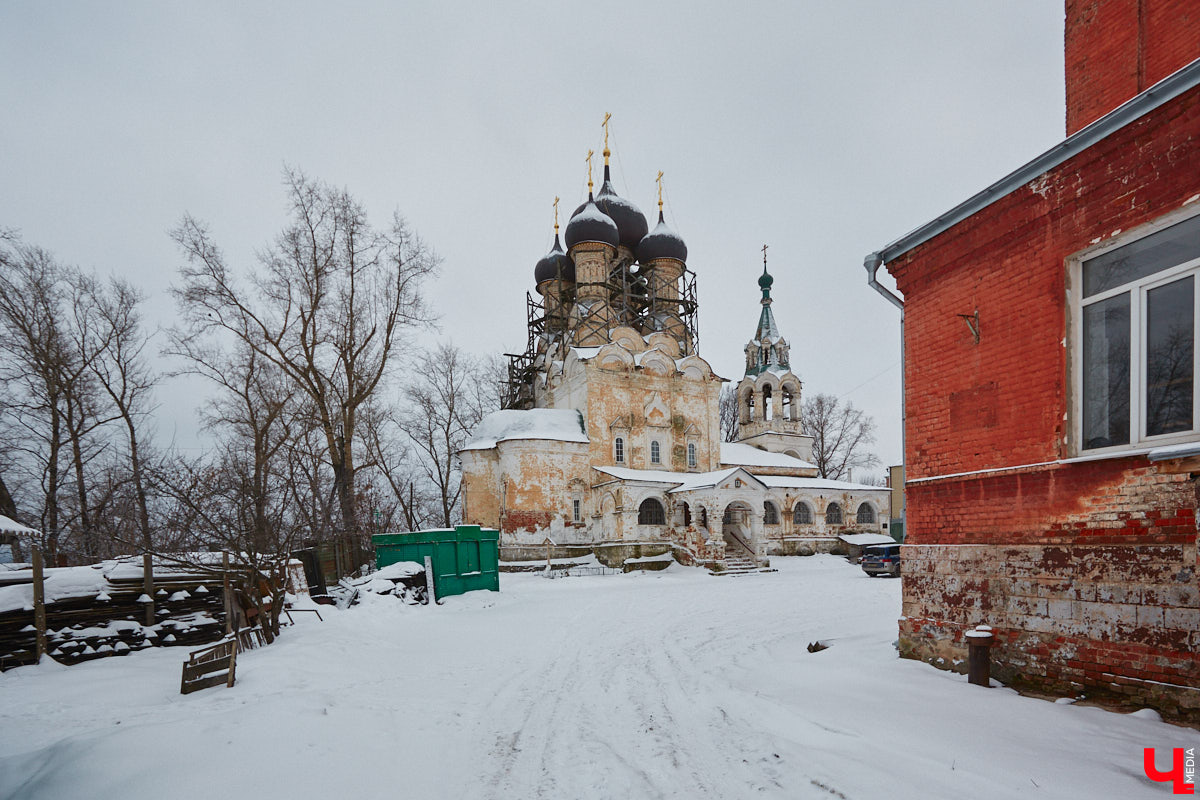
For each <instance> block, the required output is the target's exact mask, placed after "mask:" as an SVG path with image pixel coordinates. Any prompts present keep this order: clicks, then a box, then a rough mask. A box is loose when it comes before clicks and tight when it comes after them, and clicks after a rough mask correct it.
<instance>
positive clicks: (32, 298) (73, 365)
mask: <svg viewBox="0 0 1200 800" xmlns="http://www.w3.org/2000/svg"><path fill="white" fill-rule="evenodd" d="M66 272H67V271H66V269H65V268H64V267H62V266H61V265H60V264H59V263H58V262H57V261H55V260H54V258H53V257H52V256H51V255H50V254H49V253H48V252H46V251H45V250H42V249H41V248H37V247H32V246H29V245H25V244H23V243H22V242H20V241H19V240H17V239H16V238H15V236H13V235H12V234H6V235H5V236H3V237H0V351H3V352H4V353H5V354H6V357H5V358H4V359H0V387H3V391H4V397H3V404H2V405H3V407H4V409H5V411H6V413H5V415H4V417H3V419H2V420H0V422H2V423H3V425H4V427H5V429H6V430H5V434H4V435H5V439H6V440H7V441H8V442H10V443H11V444H10V447H11V451H12V453H11V454H12V455H14V456H15V457H16V458H17V459H18V461H19V463H20V465H21V471H22V473H23V475H24V476H25V480H24V481H23V482H22V483H24V484H25V485H27V486H29V485H34V484H37V485H38V486H39V492H38V495H39V497H38V498H37V501H36V502H37V504H38V505H39V506H40V511H39V518H40V519H39V524H38V526H37V527H39V528H40V529H41V531H42V541H41V542H38V543H37V544H38V545H39V546H40V547H42V548H43V549H44V550H45V551H46V553H47V556H48V557H49V560H50V562H51V563H54V562H55V561H57V560H58V557H59V545H60V536H61V535H62V532H63V528H64V527H65V523H66V519H65V516H66V513H65V512H66V509H65V508H64V505H63V502H62V501H63V498H62V496H61V494H60V493H61V492H62V490H63V488H64V486H65V485H66V481H67V480H68V476H67V475H66V474H64V471H63V458H64V457H65V456H66V455H69V453H67V454H64V452H63V450H64V448H66V447H68V446H69V443H70V441H71V436H72V433H73V432H74V433H80V432H81V431H82V425H81V424H76V423H79V420H80V419H81V418H82V408H81V406H82V403H81V402H79V401H78V398H75V399H74V400H72V396H73V395H75V394H76V393H77V391H78V390H79V381H80V376H81V375H82V374H83V373H84V371H85V369H86V366H85V365H84V364H82V358H81V357H80V354H79V352H78V349H77V347H76V346H75V341H74V340H73V338H72V336H71V333H70V331H69V329H68V321H69V319H70V317H69V316H68V313H67V306H68V302H67V291H66V286H67V282H66ZM72 413H74V414H75V415H76V416H74V417H72V416H71V415H72ZM81 494H85V493H81ZM85 502H86V501H85Z"/></svg>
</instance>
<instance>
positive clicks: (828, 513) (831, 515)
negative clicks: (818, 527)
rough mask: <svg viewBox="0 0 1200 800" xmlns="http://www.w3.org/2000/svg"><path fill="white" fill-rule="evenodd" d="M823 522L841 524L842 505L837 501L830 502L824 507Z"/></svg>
mask: <svg viewBox="0 0 1200 800" xmlns="http://www.w3.org/2000/svg"><path fill="white" fill-rule="evenodd" d="M825 524H826V525H841V524H842V507H841V506H839V505H838V504H837V503H830V504H829V506H828V507H827V508H826V509H825Z"/></svg>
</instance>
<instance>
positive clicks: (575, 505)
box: [571, 500, 580, 522]
mask: <svg viewBox="0 0 1200 800" xmlns="http://www.w3.org/2000/svg"><path fill="white" fill-rule="evenodd" d="M571 519H573V520H574V521H575V522H579V520H580V514H579V501H578V500H572V501H571Z"/></svg>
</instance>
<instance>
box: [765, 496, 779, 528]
mask: <svg viewBox="0 0 1200 800" xmlns="http://www.w3.org/2000/svg"><path fill="white" fill-rule="evenodd" d="M763 524H764V525H778V524H779V509H778V508H776V507H775V504H774V503H772V502H771V501H770V500H765V501H763Z"/></svg>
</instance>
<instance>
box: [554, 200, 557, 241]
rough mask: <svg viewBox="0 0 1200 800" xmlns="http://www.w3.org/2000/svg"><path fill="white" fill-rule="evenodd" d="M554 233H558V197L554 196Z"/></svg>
mask: <svg viewBox="0 0 1200 800" xmlns="http://www.w3.org/2000/svg"><path fill="white" fill-rule="evenodd" d="M554 235H555V236H557V235H558V198H557V197H556V198H554Z"/></svg>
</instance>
